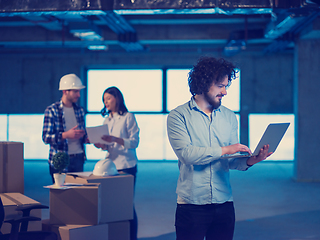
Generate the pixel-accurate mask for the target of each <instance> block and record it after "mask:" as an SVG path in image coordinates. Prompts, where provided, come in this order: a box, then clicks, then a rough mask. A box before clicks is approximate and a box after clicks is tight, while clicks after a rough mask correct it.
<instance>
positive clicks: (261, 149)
mask: <svg viewBox="0 0 320 240" xmlns="http://www.w3.org/2000/svg"><path fill="white" fill-rule="evenodd" d="M289 125H290V123H270V124H269V125H268V126H267V128H266V130H265V132H264V133H263V135H262V137H261V139H260V141H259V143H258V145H257V146H256V148H255V150H254V152H253V153H251V151H250V149H249V148H248V147H247V146H245V145H243V144H240V143H238V144H233V145H229V146H226V147H222V155H225V154H226V156H223V157H221V159H225V158H241V157H250V158H251V160H250V161H249V162H250V163H249V165H251V163H252V165H253V164H255V163H258V162H261V161H262V160H264V159H266V158H267V157H269V156H270V155H271V154H272V153H274V152H275V150H276V149H277V147H278V145H279V143H280V141H281V139H282V138H283V136H284V134H285V133H286V131H287V129H288V127H289ZM269 151H270V152H269ZM237 152H244V153H247V154H236V153H237ZM229 154H230V155H229Z"/></svg>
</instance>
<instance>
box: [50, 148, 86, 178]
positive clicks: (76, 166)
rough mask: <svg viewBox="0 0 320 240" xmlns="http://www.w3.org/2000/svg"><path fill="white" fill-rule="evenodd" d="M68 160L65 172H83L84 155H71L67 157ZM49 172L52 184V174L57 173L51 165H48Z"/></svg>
mask: <svg viewBox="0 0 320 240" xmlns="http://www.w3.org/2000/svg"><path fill="white" fill-rule="evenodd" d="M69 160H70V163H69V166H68V167H67V169H66V172H83V165H84V153H79V154H71V155H69ZM49 171H50V175H51V178H52V183H53V184H54V178H53V174H54V173H57V172H58V171H57V169H55V168H54V167H53V166H52V165H51V164H49Z"/></svg>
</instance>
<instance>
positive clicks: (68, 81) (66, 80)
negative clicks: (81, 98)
mask: <svg viewBox="0 0 320 240" xmlns="http://www.w3.org/2000/svg"><path fill="white" fill-rule="evenodd" d="M83 88H85V86H83V85H82V82H81V80H80V78H78V76H77V75H75V74H73V73H71V74H67V75H64V76H63V77H62V78H61V79H60V84H59V90H70V89H76V90H77V89H83Z"/></svg>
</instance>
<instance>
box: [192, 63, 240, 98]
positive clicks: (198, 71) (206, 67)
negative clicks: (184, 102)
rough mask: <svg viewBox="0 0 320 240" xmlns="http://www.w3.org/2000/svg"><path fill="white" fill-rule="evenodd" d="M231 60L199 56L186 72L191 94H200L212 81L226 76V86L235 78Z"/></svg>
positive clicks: (216, 81)
mask: <svg viewBox="0 0 320 240" xmlns="http://www.w3.org/2000/svg"><path fill="white" fill-rule="evenodd" d="M235 68H236V67H235V66H234V65H233V64H232V63H231V62H227V61H226V60H224V59H223V58H220V59H216V58H213V57H201V58H200V59H199V60H198V62H197V64H196V65H194V66H193V68H192V69H191V70H190V72H189V74H188V84H189V89H190V92H191V94H192V95H193V96H194V95H196V94H202V93H206V92H208V91H209V88H210V87H211V85H212V83H213V82H215V83H219V82H221V81H222V80H223V78H224V77H225V76H228V86H230V84H231V81H232V80H233V79H234V78H235V75H236V70H235Z"/></svg>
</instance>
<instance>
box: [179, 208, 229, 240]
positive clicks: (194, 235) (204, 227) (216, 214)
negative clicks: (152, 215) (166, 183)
mask: <svg viewBox="0 0 320 240" xmlns="http://www.w3.org/2000/svg"><path fill="white" fill-rule="evenodd" d="M234 225H235V213H234V206H233V202H225V203H223V204H208V205H193V204H177V209H176V220H175V227H176V236H177V238H176V239H177V240H203V239H204V238H205V237H206V240H232V238H233V232H234Z"/></svg>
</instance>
